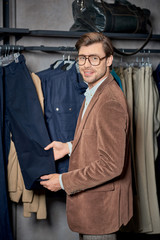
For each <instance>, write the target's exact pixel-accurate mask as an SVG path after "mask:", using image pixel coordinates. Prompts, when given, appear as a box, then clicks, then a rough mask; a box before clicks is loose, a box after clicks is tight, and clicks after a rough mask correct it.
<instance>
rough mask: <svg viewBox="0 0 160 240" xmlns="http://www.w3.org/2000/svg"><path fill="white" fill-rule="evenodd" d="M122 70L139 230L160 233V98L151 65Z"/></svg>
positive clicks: (135, 225)
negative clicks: (159, 171)
mask: <svg viewBox="0 0 160 240" xmlns="http://www.w3.org/2000/svg"><path fill="white" fill-rule="evenodd" d="M116 72H117V71H116ZM118 73H120V74H119V76H120V78H121V80H122V86H124V93H125V96H126V99H127V102H128V107H129V114H130V118H131V120H132V121H131V124H132V128H131V130H132V129H133V134H132V132H131V136H132V138H133V139H131V145H132V151H133V152H132V160H133V166H134V167H133V169H134V177H135V190H136V191H135V192H134V194H135V195H134V217H133V224H134V227H135V228H134V229H131V230H132V231H135V232H142V233H151V234H159V233H160V213H159V204H158V196H157V189H156V176H155V160H156V158H157V152H158V146H157V136H158V135H159V132H160V100H159V94H158V90H157V87H156V84H155V82H154V81H153V77H152V68H151V66H145V67H144V66H142V67H140V68H137V67H132V68H131V67H129V68H122V67H121V68H120V69H119V72H117V74H118Z"/></svg>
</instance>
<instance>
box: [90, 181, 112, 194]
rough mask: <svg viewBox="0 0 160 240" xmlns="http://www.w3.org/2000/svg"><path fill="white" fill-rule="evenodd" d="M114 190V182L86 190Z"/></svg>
mask: <svg viewBox="0 0 160 240" xmlns="http://www.w3.org/2000/svg"><path fill="white" fill-rule="evenodd" d="M114 190H115V186H114V183H107V184H103V185H100V186H98V187H94V188H92V189H90V190H88V191H89V192H91V191H93V192H108V191H114Z"/></svg>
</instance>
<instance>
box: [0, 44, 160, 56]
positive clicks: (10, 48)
mask: <svg viewBox="0 0 160 240" xmlns="http://www.w3.org/2000/svg"><path fill="white" fill-rule="evenodd" d="M118 50H119V51H121V52H126V53H127V52H129V53H130V52H134V51H136V49H118ZM23 51H24V52H27V51H43V52H54V53H58V52H76V48H75V47H64V46H59V47H48V46H43V45H41V46H21V45H0V56H1V55H3V54H10V53H14V52H23ZM140 53H144V54H145V53H148V54H150V53H154V54H156V53H158V54H159V53H160V49H143V50H141V51H140Z"/></svg>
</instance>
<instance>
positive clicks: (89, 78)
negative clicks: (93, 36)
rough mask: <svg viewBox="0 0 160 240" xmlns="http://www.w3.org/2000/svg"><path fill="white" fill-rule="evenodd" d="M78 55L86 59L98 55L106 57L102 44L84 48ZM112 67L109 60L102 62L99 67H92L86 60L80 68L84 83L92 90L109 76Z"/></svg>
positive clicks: (105, 59)
mask: <svg viewBox="0 0 160 240" xmlns="http://www.w3.org/2000/svg"><path fill="white" fill-rule="evenodd" d="M78 55H84V56H86V57H88V56H89V55H96V56H99V57H100V58H103V57H105V52H104V50H103V47H102V43H93V44H92V45H89V46H82V47H81V48H80V50H79V54H78ZM110 65H111V64H110V63H108V59H107V58H104V59H103V60H101V62H100V64H99V65H98V66H92V65H91V63H90V62H89V61H88V59H86V62H85V64H84V65H82V66H79V70H80V73H81V74H82V77H83V79H84V81H85V82H87V83H88V86H89V88H92V87H93V86H95V85H96V84H97V83H98V82H99V81H101V80H102V79H103V78H105V77H107V76H108V74H109V66H110Z"/></svg>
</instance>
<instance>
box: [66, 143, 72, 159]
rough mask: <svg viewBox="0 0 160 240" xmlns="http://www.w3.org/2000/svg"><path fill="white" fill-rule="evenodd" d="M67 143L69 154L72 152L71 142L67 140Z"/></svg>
mask: <svg viewBox="0 0 160 240" xmlns="http://www.w3.org/2000/svg"><path fill="white" fill-rule="evenodd" d="M67 143H68V148H69V154H68V155H69V156H71V153H72V143H71V142H67Z"/></svg>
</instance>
